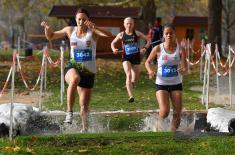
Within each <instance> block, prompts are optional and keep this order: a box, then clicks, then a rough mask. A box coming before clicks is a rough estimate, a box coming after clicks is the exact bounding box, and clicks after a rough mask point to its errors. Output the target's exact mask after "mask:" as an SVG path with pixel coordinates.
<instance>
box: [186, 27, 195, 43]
mask: <svg viewBox="0 0 235 155" xmlns="http://www.w3.org/2000/svg"><path fill="white" fill-rule="evenodd" d="M185 38H186V39H189V40H192V39H193V38H194V29H192V28H191V29H186V36H185Z"/></svg>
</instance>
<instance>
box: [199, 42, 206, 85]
mask: <svg viewBox="0 0 235 155" xmlns="http://www.w3.org/2000/svg"><path fill="white" fill-rule="evenodd" d="M204 50H205V49H204V40H203V39H202V43H201V55H200V56H201V57H200V59H201V62H200V81H201V80H202V74H203V72H202V66H203V65H202V63H203V58H202V57H203V56H202V54H203V52H204Z"/></svg>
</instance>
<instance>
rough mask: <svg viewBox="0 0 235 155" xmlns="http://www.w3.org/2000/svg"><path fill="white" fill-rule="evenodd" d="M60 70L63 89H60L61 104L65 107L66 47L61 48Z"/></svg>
mask: <svg viewBox="0 0 235 155" xmlns="http://www.w3.org/2000/svg"><path fill="white" fill-rule="evenodd" d="M60 59H61V61H60V66H61V67H60V68H61V81H60V82H61V83H60V85H61V88H60V102H61V105H63V100H64V98H63V96H64V47H63V46H60Z"/></svg>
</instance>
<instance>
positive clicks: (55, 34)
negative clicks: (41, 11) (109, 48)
mask: <svg viewBox="0 0 235 155" xmlns="http://www.w3.org/2000/svg"><path fill="white" fill-rule="evenodd" d="M41 26H42V27H44V31H45V36H46V38H47V39H48V40H54V39H58V38H62V37H64V36H66V35H68V33H69V31H70V29H71V27H69V26H67V27H65V28H63V29H61V30H59V31H55V32H54V31H53V30H52V28H51V26H50V25H49V24H48V22H47V21H42V23H41Z"/></svg>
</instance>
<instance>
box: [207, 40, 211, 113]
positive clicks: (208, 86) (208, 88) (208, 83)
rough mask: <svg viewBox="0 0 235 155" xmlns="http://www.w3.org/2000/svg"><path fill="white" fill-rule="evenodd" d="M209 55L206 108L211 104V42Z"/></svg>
mask: <svg viewBox="0 0 235 155" xmlns="http://www.w3.org/2000/svg"><path fill="white" fill-rule="evenodd" d="M208 46H209V47H208V49H209V50H208V55H207V59H208V60H207V65H208V68H207V92H206V94H207V100H206V110H208V106H209V99H210V98H209V95H210V94H209V91H210V66H211V61H210V58H211V44H209V45H208Z"/></svg>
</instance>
